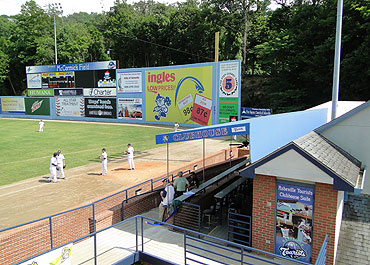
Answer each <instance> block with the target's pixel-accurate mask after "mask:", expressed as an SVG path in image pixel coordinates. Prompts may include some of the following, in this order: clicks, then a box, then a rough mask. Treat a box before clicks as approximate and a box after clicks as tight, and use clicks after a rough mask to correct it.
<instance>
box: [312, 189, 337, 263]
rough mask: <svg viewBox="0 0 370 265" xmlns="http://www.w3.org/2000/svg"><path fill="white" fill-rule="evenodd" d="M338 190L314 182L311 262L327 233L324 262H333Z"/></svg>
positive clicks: (314, 258) (314, 259)
mask: <svg viewBox="0 0 370 265" xmlns="http://www.w3.org/2000/svg"><path fill="white" fill-rule="evenodd" d="M337 197H338V192H337V191H336V190H333V185H330V184H323V183H316V185H315V206H314V219H313V221H314V224H313V239H312V240H313V247H312V257H313V262H315V261H316V257H317V255H318V254H319V251H320V248H321V245H322V243H323V241H324V238H325V235H326V234H328V246H327V259H326V264H333V262H334V241H335V222H336V215H337Z"/></svg>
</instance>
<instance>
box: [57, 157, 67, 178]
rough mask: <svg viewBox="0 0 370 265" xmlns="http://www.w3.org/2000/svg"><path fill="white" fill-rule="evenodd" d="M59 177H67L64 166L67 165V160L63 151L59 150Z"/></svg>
mask: <svg viewBox="0 0 370 265" xmlns="http://www.w3.org/2000/svg"><path fill="white" fill-rule="evenodd" d="M57 164H58V167H57V178H61V179H65V176H64V168H65V167H66V162H65V159H64V155H63V154H62V151H60V150H58V152H57Z"/></svg>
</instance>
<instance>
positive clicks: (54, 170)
mask: <svg viewBox="0 0 370 265" xmlns="http://www.w3.org/2000/svg"><path fill="white" fill-rule="evenodd" d="M49 170H50V177H49V180H52V181H53V182H58V180H57V168H56V167H54V166H53V167H50V168H49Z"/></svg>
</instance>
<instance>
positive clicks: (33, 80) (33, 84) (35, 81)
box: [27, 74, 42, 88]
mask: <svg viewBox="0 0 370 265" xmlns="http://www.w3.org/2000/svg"><path fill="white" fill-rule="evenodd" d="M41 87H42V86H41V74H28V75H27V88H41Z"/></svg>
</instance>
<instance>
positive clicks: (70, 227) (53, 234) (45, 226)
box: [0, 174, 176, 264]
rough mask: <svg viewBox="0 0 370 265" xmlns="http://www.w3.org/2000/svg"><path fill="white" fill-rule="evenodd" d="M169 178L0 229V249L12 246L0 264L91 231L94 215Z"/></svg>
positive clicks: (141, 184) (93, 230)
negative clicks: (8, 257) (31, 250)
mask: <svg viewBox="0 0 370 265" xmlns="http://www.w3.org/2000/svg"><path fill="white" fill-rule="evenodd" d="M170 177H171V178H172V179H173V178H175V177H176V176H173V174H171V175H168V176H165V177H162V178H160V179H156V180H154V179H150V180H147V181H144V182H142V183H139V184H137V185H135V186H132V187H130V188H127V189H124V190H122V191H119V192H116V193H114V194H111V195H109V196H107V197H104V198H102V199H99V200H97V201H95V202H93V203H90V204H87V205H84V206H81V207H77V208H74V209H71V210H68V211H63V212H61V213H57V214H54V215H50V216H47V217H44V218H40V219H37V220H34V221H30V222H27V223H24V224H20V225H16V226H12V227H9V228H5V229H2V230H0V238H2V239H4V238H5V240H0V249H2V248H4V249H5V248H6V246H7V244H10V245H15V246H16V247H14V248H12V249H11V250H9V252H8V253H4V252H3V253H0V264H3V263H4V262H6V259H7V256H13V257H17V256H23V255H24V253H26V252H27V250H28V249H30V248H32V249H33V251H34V252H35V253H41V252H44V251H46V250H49V249H52V248H55V247H59V246H62V245H64V244H65V243H66V242H71V241H73V240H75V239H76V238H81V237H82V236H85V235H88V234H90V233H91V232H95V231H96V216H97V214H99V213H102V212H104V211H106V210H107V209H109V208H111V207H114V206H116V205H119V204H121V203H122V201H123V200H128V199H130V198H132V197H136V196H137V191H138V190H140V192H143V193H149V192H152V191H154V190H155V189H157V188H159V187H161V186H162V182H161V180H163V179H165V178H170ZM24 238H27V241H24V240H23V239H24ZM40 242H42V244H41V243H40ZM21 243H22V244H21ZM35 246H36V247H35Z"/></svg>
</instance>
